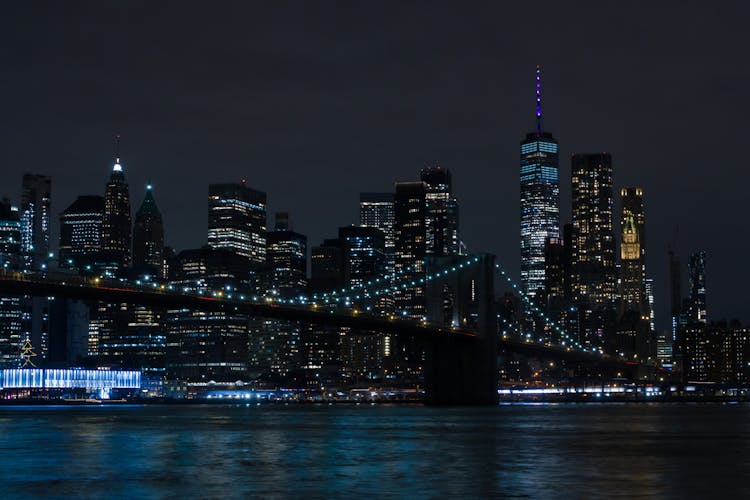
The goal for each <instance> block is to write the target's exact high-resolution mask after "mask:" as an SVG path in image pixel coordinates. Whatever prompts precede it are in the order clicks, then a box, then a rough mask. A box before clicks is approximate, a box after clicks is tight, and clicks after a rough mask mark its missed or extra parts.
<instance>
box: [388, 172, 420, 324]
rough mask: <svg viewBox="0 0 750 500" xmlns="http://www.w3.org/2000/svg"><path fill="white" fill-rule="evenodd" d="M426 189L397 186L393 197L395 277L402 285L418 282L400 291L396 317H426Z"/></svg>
mask: <svg viewBox="0 0 750 500" xmlns="http://www.w3.org/2000/svg"><path fill="white" fill-rule="evenodd" d="M426 196H427V186H426V184H425V183H424V182H398V183H396V194H395V196H394V235H395V250H396V275H397V279H398V280H399V281H401V280H403V281H404V282H405V283H412V282H416V283H417V284H416V285H408V286H407V287H406V288H399V289H398V291H397V292H396V296H395V306H396V314H399V315H402V316H405V317H409V318H412V319H417V320H422V319H423V318H424V314H425V304H424V285H420V284H418V283H419V279H420V278H423V277H424V269H425V268H424V259H425V256H426V254H427V228H426V220H427V213H426V212H427V203H426Z"/></svg>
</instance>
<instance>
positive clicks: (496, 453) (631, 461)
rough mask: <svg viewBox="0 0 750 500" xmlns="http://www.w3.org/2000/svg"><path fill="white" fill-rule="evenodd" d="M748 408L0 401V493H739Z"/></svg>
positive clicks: (748, 476)
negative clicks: (27, 404) (17, 404)
mask: <svg viewBox="0 0 750 500" xmlns="http://www.w3.org/2000/svg"><path fill="white" fill-rule="evenodd" d="M749 480H750V405H720V404H715V405H714V404H695V405H690V404H674V405H669V404H653V405H649V404H611V405H608V404H601V405H598V404H587V405H582V404H579V405H576V404H561V405H513V406H499V407H495V408H424V407H420V406H413V407H404V406H390V407H388V406H334V407H330V406H307V405H305V406H261V407H256V406H252V407H245V406H237V407H231V406H127V407H114V406H108V407H2V408H0V498H4V499H8V498H26V497H31V498H67V497H85V498H162V497H168V498H178V497H183V498H247V497H266V498H267V497H305V498H316V497H318V498H319V497H339V498H341V497H346V498H350V497H368V496H374V495H377V496H390V497H402V498H425V497H453V498H465V497H487V496H495V497H499V496H503V497H522V498H525V497H530V498H593V497H606V498H612V497H620V498H633V497H654V498H663V497H672V498H716V497H723V498H750V481H749Z"/></svg>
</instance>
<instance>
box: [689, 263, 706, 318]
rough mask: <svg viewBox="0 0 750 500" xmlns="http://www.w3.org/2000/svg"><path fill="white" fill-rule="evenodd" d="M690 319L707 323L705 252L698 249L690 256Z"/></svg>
mask: <svg viewBox="0 0 750 500" xmlns="http://www.w3.org/2000/svg"><path fill="white" fill-rule="evenodd" d="M688 271H689V275H690V321H692V322H693V323H703V324H704V325H707V324H708V311H707V309H706V252H704V251H703V250H700V251H698V252H695V253H694V254H692V255H691V256H690V263H689V264H688Z"/></svg>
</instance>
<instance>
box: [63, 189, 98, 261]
mask: <svg viewBox="0 0 750 500" xmlns="http://www.w3.org/2000/svg"><path fill="white" fill-rule="evenodd" d="M103 218H104V198H103V197H102V196H93V195H84V196H79V197H78V198H76V200H75V201H74V202H73V203H71V204H70V205H69V206H68V207H67V208H66V209H65V210H63V212H62V213H61V214H60V242H59V252H58V257H59V260H60V267H64V268H67V269H75V270H78V271H80V272H85V271H93V270H95V269H96V267H97V263H98V262H100V261H101V251H102V220H103Z"/></svg>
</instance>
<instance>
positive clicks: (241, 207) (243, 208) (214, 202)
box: [208, 182, 266, 266]
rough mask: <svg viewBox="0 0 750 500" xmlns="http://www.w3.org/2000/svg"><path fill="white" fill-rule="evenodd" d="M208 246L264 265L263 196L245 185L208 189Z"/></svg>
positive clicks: (217, 186)
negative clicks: (228, 251) (225, 250)
mask: <svg viewBox="0 0 750 500" xmlns="http://www.w3.org/2000/svg"><path fill="white" fill-rule="evenodd" d="M208 245H209V246H210V247H211V248H223V249H227V250H230V251H232V252H234V253H236V254H238V255H241V256H243V257H245V258H246V259H248V261H249V262H250V263H252V264H256V265H261V266H262V265H264V264H265V263H266V193H264V192H262V191H256V190H255V189H250V188H249V187H247V186H246V185H245V183H244V182H242V183H239V184H236V183H230V184H211V185H210V186H209V187H208Z"/></svg>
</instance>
